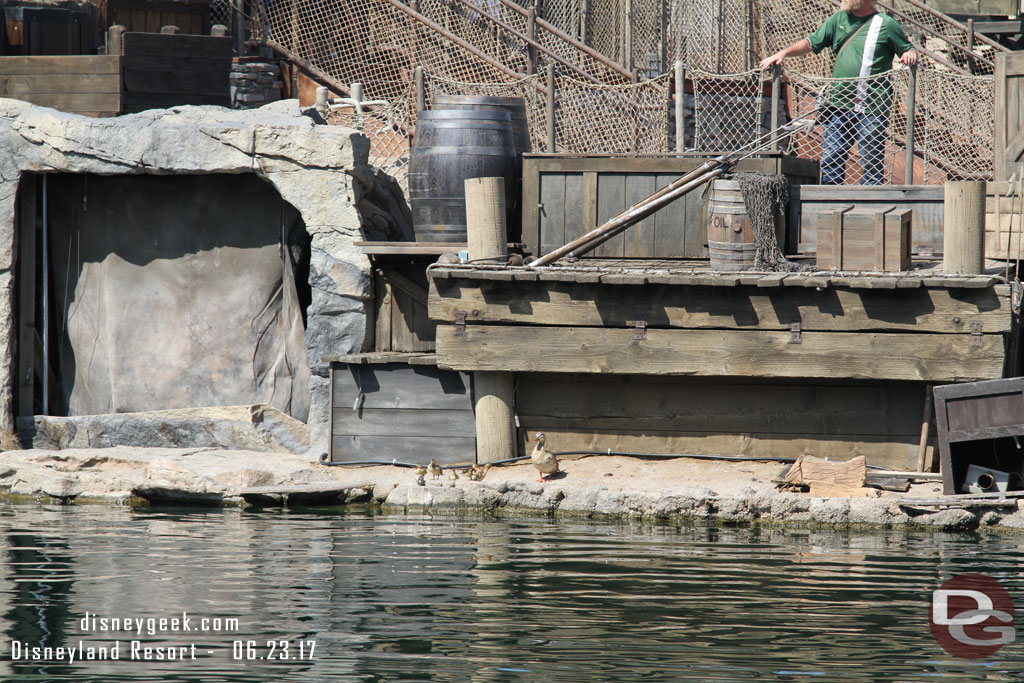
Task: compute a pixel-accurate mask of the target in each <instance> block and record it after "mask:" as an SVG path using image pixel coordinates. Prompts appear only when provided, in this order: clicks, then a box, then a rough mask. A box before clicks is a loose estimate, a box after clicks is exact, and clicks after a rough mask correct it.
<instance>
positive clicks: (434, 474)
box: [427, 458, 443, 479]
mask: <svg viewBox="0 0 1024 683" xmlns="http://www.w3.org/2000/svg"><path fill="white" fill-rule="evenodd" d="M427 469H428V470H429V471H430V478H431V479H437V478H438V477H440V476H441V474H442V472H443V470H442V469H441V466H440V465H438V464H437V460H436V459H435V458H431V459H430V464H429V465H427Z"/></svg>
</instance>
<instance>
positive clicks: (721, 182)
mask: <svg viewBox="0 0 1024 683" xmlns="http://www.w3.org/2000/svg"><path fill="white" fill-rule="evenodd" d="M707 216H708V254H709V255H710V256H711V268H712V270H747V269H750V268H753V267H754V252H755V251H756V249H757V245H756V244H755V243H754V231H753V230H752V229H751V226H750V220H749V219H748V218H747V207H746V206H745V205H744V204H743V193H742V192H740V183H739V181H738V180H726V179H723V178H715V179H714V180H713V181H712V182H711V195H710V196H709V198H708V210H707Z"/></svg>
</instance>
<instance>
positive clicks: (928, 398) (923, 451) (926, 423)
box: [917, 385, 932, 472]
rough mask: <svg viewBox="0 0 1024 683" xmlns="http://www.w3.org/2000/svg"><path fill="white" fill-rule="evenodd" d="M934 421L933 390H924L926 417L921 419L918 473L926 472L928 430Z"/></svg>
mask: <svg viewBox="0 0 1024 683" xmlns="http://www.w3.org/2000/svg"><path fill="white" fill-rule="evenodd" d="M931 421H932V388H931V386H930V385H929V386H926V387H925V388H924V416H923V417H922V418H921V442H920V443H919V444H918V447H917V471H918V472H924V467H925V462H924V461H925V456H926V455H927V454H928V429H929V427H930V425H931Z"/></svg>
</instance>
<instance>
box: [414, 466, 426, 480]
mask: <svg viewBox="0 0 1024 683" xmlns="http://www.w3.org/2000/svg"><path fill="white" fill-rule="evenodd" d="M413 472H415V473H416V476H417V477H425V476H427V466H426V465H424V464H422V463H420V464H419V465H416V469H415V470H413Z"/></svg>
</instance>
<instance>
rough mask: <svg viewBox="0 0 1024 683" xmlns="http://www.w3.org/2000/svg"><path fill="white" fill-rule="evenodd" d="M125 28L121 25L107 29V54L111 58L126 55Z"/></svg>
mask: <svg viewBox="0 0 1024 683" xmlns="http://www.w3.org/2000/svg"><path fill="white" fill-rule="evenodd" d="M125 30H126V29H125V27H124V26H121V24H114V25H113V26H111V27H110V28H109V29H107V54H108V55H111V56H117V55H123V54H124V32H125Z"/></svg>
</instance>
